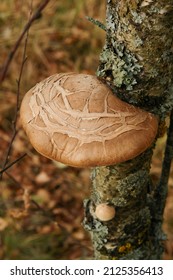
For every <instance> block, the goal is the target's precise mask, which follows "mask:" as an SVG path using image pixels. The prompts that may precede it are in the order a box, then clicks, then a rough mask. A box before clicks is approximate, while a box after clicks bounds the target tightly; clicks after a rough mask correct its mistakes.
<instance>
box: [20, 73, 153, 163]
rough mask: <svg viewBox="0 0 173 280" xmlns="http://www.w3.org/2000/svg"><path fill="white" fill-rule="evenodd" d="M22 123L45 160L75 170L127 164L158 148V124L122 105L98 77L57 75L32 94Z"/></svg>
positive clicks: (24, 106) (24, 104)
mask: <svg viewBox="0 0 173 280" xmlns="http://www.w3.org/2000/svg"><path fill="white" fill-rule="evenodd" d="M20 113H21V121H22V124H23V127H24V129H25V131H26V134H27V135H28V137H29V139H30V141H31V144H32V145H33V147H34V148H35V149H36V150H37V151H38V152H39V153H41V154H42V155H44V156H46V157H48V158H51V159H54V160H56V161H59V162H62V163H64V164H67V165H71V166H76V167H91V166H105V165H112V164H116V163H120V162H124V161H127V160H129V159H132V158H134V157H136V156H137V155H139V154H141V153H142V152H143V151H145V150H146V149H147V148H148V147H149V146H150V145H151V143H152V142H153V140H154V138H155V136H156V133H157V127H158V121H157V118H156V117H155V116H154V115H153V114H151V113H148V112H146V111H143V110H141V109H139V108H136V107H134V106H132V105H129V104H127V103H125V102H123V101H121V100H120V99H118V98H117V97H116V96H115V95H114V94H113V93H112V91H111V90H110V88H109V87H108V86H107V85H106V84H105V83H103V82H102V81H101V80H100V79H98V78H97V77H96V76H92V75H86V74H76V73H66V74H55V75H53V76H51V77H49V78H47V79H45V80H44V81H41V82H40V83H38V84H36V86H34V87H33V88H32V89H31V90H29V91H28V92H27V93H26V95H25V97H24V99H23V102H22V105H21V110H20Z"/></svg>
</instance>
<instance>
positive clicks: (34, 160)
mask: <svg viewBox="0 0 173 280" xmlns="http://www.w3.org/2000/svg"><path fill="white" fill-rule="evenodd" d="M40 3H41V2H40V1H39V0H33V1H31V0H15V1H14V0H1V2H0V49H1V56H0V68H1V69H2V68H3V65H4V62H5V61H6V59H7V57H8V55H9V53H10V51H11V49H12V47H13V46H14V44H15V42H16V41H17V39H18V37H19V35H20V34H21V32H22V30H23V28H24V25H25V24H26V22H27V21H28V18H29V16H30V14H31V13H33V12H34V11H35V9H36V8H37V7H38V4H40ZM86 16H90V17H93V18H95V19H97V20H100V21H101V22H103V23H104V22H105V1H100V0H88V1H85V0H64V1H57V0H50V2H49V4H48V5H47V6H46V8H45V9H44V11H43V12H42V16H41V17H40V18H39V19H37V20H36V21H35V22H34V23H33V24H32V26H31V28H30V30H29V36H28V42H27V50H26V54H27V60H26V62H25V64H24V69H23V73H22V80H21V83H20V100H21V99H22V98H23V96H24V94H25V93H26V92H27V91H28V90H29V89H30V88H31V87H32V86H33V85H35V84H36V83H37V82H38V81H40V80H42V79H44V78H46V77H47V76H50V75H52V74H54V73H56V72H58V73H59V72H82V73H89V74H94V73H95V72H96V69H97V66H98V63H99V53H100V51H101V49H102V47H103V45H104V40H105V35H106V34H105V32H104V31H103V30H102V29H99V28H98V27H97V26H95V25H93V24H92V23H90V22H89V21H88V20H87V19H86ZM24 43H25V40H23V41H22V43H21V44H20V46H19V49H18V50H17V52H16V54H15V56H14V58H13V60H12V63H11V65H10V67H9V69H8V72H7V76H6V78H5V80H4V81H3V83H2V84H1V86H0V167H2V166H3V161H4V160H5V157H6V154H7V151H8V147H9V144H10V142H11V139H12V135H13V126H12V125H13V122H14V115H15V111H16V95H17V82H16V81H17V80H18V79H19V73H20V69H21V64H22V56H23V50H24ZM17 130H18V133H17V135H16V137H15V140H14V142H13V144H12V146H11V153H10V156H9V159H8V160H9V163H10V162H13V161H15V160H16V159H17V158H18V157H20V156H21V155H22V154H23V153H27V155H26V156H25V157H24V158H23V159H21V160H20V161H19V162H17V163H16V164H14V165H13V166H12V167H11V168H9V169H8V170H7V171H6V172H5V173H4V174H3V177H2V178H1V181H0V259H87V258H92V254H93V252H92V245H91V242H90V237H89V234H88V233H87V232H85V231H84V229H83V227H82V220H83V215H84V214H83V200H84V199H85V198H87V197H88V196H89V193H90V187H91V181H90V170H89V169H77V168H71V167H68V166H64V165H61V164H59V163H57V162H53V161H51V160H49V159H46V158H44V157H42V156H40V155H38V154H37V153H36V152H35V150H33V148H32V147H31V145H30V144H29V142H28V140H27V138H26V136H25V134H24V132H23V130H22V128H21V126H20V119H18V122H17ZM164 143H165V137H163V138H161V139H160V140H159V143H158V145H157V149H156V150H155V154H154V158H153V163H152V169H151V173H152V179H153V181H154V182H157V180H158V177H159V174H160V168H161V160H162V157H163V146H164ZM172 173H173V172H172ZM164 229H165V230H166V232H167V234H168V240H167V241H166V242H165V254H164V258H165V259H172V258H173V176H171V177H170V180H169V196H168V202H167V206H166V209H165V223H164Z"/></svg>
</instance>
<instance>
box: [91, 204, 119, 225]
mask: <svg viewBox="0 0 173 280" xmlns="http://www.w3.org/2000/svg"><path fill="white" fill-rule="evenodd" d="M95 215H96V218H97V219H99V220H100V221H102V222H107V221H110V220H112V219H113V218H114V217H115V208H114V207H113V206H110V205H108V204H106V203H101V204H99V205H97V206H96V210H95Z"/></svg>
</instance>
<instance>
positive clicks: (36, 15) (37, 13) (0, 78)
mask: <svg viewBox="0 0 173 280" xmlns="http://www.w3.org/2000/svg"><path fill="white" fill-rule="evenodd" d="M49 1H50V0H45V1H43V2H42V3H41V4H40V6H39V7H38V8H37V9H36V11H35V12H34V13H33V15H32V16H31V17H30V19H29V20H28V22H27V23H26V25H25V27H24V29H23V31H22V33H21V35H20V36H19V38H18V40H17V41H16V43H15V44H14V46H13V48H12V50H11V52H10V53H9V56H8V57H7V60H6V62H5V64H4V66H3V67H2V72H1V74H0V83H1V82H3V81H4V79H5V77H6V73H7V71H8V68H9V65H10V63H11V61H12V59H13V56H14V55H15V53H16V51H17V49H18V47H19V45H20V43H21V41H22V39H23V37H24V36H25V34H26V33H27V32H28V30H29V29H30V27H31V25H32V23H33V22H34V21H35V20H37V19H38V18H40V16H41V12H42V11H43V9H44V8H45V7H46V5H47V4H48V3H49Z"/></svg>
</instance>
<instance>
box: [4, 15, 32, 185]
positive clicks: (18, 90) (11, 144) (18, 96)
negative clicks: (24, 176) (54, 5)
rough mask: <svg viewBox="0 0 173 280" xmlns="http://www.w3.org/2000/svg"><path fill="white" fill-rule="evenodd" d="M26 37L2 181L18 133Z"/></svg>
mask: <svg viewBox="0 0 173 280" xmlns="http://www.w3.org/2000/svg"><path fill="white" fill-rule="evenodd" d="M31 12H32V10H30V18H31ZM28 35H29V30H27V32H26V38H25V44H24V49H23V55H22V64H21V67H20V73H19V78H18V80H17V94H16V107H15V114H14V120H13V122H12V129H13V131H12V136H11V140H10V143H9V145H8V149H7V152H6V156H5V160H4V162H3V165H2V167H1V171H0V180H2V176H3V173H4V171H6V170H7V169H8V168H9V167H11V165H8V166H9V167H7V168H6V165H7V163H8V161H9V158H10V154H11V151H12V147H13V142H14V140H15V138H16V135H17V133H18V131H17V120H18V111H19V107H20V105H19V98H20V84H21V79H22V73H23V68H24V65H25V62H26V59H27V58H26V48H27V42H28ZM22 158H23V156H22ZM14 162H15V161H14ZM14 162H12V165H13V164H14Z"/></svg>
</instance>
